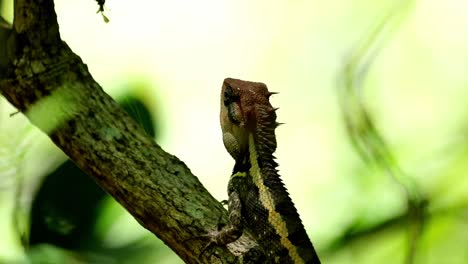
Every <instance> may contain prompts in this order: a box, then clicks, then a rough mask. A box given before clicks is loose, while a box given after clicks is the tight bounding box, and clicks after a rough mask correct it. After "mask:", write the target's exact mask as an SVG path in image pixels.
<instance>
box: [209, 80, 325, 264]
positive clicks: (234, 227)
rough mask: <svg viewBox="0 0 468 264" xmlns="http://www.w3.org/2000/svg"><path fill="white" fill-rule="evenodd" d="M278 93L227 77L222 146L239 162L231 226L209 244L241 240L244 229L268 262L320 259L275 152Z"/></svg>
mask: <svg viewBox="0 0 468 264" xmlns="http://www.w3.org/2000/svg"><path fill="white" fill-rule="evenodd" d="M272 94H275V93H273V92H269V91H268V88H267V86H266V85H265V84H264V83H260V82H250V81H243V80H239V79H233V78H226V79H225V80H224V82H223V85H222V89H221V111H220V123H221V130H222V133H223V143H224V146H225V148H226V150H227V151H228V152H229V154H230V155H231V156H232V158H233V159H234V160H235V165H234V169H233V172H232V176H231V177H230V180H229V184H228V197H229V198H228V201H227V202H228V213H229V223H228V224H227V225H225V226H223V227H222V228H220V229H219V230H217V231H215V232H212V233H211V234H210V235H209V237H210V243H212V244H216V245H226V244H229V243H231V242H234V241H236V240H237V239H238V238H239V237H240V236H241V235H242V233H243V230H244V228H245V229H247V230H249V231H250V232H251V233H252V235H253V236H254V238H255V239H256V240H257V243H258V245H259V246H260V248H261V249H262V251H263V254H264V255H265V258H266V259H267V261H266V262H267V263H295V264H298V263H310V264H318V263H320V260H319V258H318V256H317V253H316V251H315V249H314V247H313V245H312V242H311V241H310V239H309V237H308V236H307V233H306V231H305V229H304V226H303V224H302V222H301V219H300V218H299V214H298V213H297V210H296V208H295V206H294V203H293V202H292V200H291V198H290V196H289V194H288V191H287V189H286V187H285V186H284V184H283V182H282V180H281V179H280V176H279V174H278V170H277V169H276V167H277V166H278V164H277V163H276V161H275V157H274V155H273V153H274V152H275V150H276V137H275V128H276V127H277V126H278V125H279V123H277V122H276V112H275V111H276V110H277V108H273V107H272V105H271V104H270V102H269V98H270V96H271V95H272Z"/></svg>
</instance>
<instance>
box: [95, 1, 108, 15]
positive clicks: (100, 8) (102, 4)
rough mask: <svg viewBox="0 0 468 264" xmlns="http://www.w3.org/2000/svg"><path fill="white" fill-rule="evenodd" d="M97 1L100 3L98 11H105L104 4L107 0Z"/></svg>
mask: <svg viewBox="0 0 468 264" xmlns="http://www.w3.org/2000/svg"><path fill="white" fill-rule="evenodd" d="M96 2H97V3H98V5H99V10H98V13H99V12H104V4H105V3H106V0H96Z"/></svg>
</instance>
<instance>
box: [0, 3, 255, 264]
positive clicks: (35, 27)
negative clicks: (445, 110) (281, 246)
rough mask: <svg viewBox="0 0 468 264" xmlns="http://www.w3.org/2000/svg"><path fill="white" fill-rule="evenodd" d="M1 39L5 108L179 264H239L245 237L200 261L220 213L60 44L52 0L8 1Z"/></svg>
mask: <svg viewBox="0 0 468 264" xmlns="http://www.w3.org/2000/svg"><path fill="white" fill-rule="evenodd" d="M77 23H79V22H77ZM6 36H7V37H3V38H2V39H0V41H2V43H0V46H2V47H5V48H6V51H7V56H6V57H2V60H3V61H2V63H0V64H2V65H6V66H4V68H3V70H2V72H1V73H0V92H1V94H2V95H3V96H4V97H5V98H6V99H7V100H8V101H9V102H10V103H11V104H13V105H14V106H15V107H16V108H18V110H19V111H21V112H22V113H24V114H25V115H26V116H27V117H28V118H29V120H30V121H31V122H32V123H33V124H34V125H36V126H37V127H38V128H39V129H41V130H42V131H44V132H45V133H47V134H48V135H49V136H50V138H51V139H52V141H53V142H54V143H55V144H56V145H57V146H58V147H59V148H61V149H62V150H63V152H65V153H66V154H67V155H68V156H69V157H70V159H72V160H73V161H74V162H75V163H76V164H77V165H78V166H79V167H80V168H81V169H83V170H84V171H85V172H86V173H87V174H88V175H89V176H91V177H92V178H93V179H95V180H96V182H97V183H98V184H99V185H100V186H102V188H103V189H104V190H106V191H107V192H108V193H109V194H111V195H112V196H113V197H114V198H115V199H116V200H117V201H118V202H119V203H120V204H122V205H123V206H124V207H125V208H126V209H127V210H128V212H130V213H131V214H132V215H133V216H134V217H135V219H136V220H137V221H138V222H139V223H140V224H141V225H142V226H144V227H145V228H146V229H148V230H149V231H151V232H152V233H154V234H155V235H156V236H158V237H159V238H160V239H161V240H163V241H164V242H165V243H166V244H167V245H168V246H169V247H170V248H171V249H172V250H173V251H174V252H175V253H176V254H178V255H179V256H180V257H181V258H182V259H183V260H184V261H185V262H187V263H200V262H201V263H235V262H238V259H237V258H235V256H234V253H236V254H237V253H239V252H243V251H245V249H246V248H248V247H250V246H252V244H253V243H254V242H253V241H252V239H251V238H250V237H245V236H244V237H243V239H240V240H239V241H238V242H236V243H233V244H232V245H230V247H229V249H228V248H226V247H215V248H214V249H213V250H211V251H210V252H211V253H210V254H203V256H201V258H200V259H199V256H198V254H199V253H200V250H201V249H203V247H204V246H205V245H206V243H207V241H206V240H204V239H201V238H200V237H199V236H201V235H203V234H206V233H208V232H209V231H211V230H213V229H214V228H216V227H217V224H218V221H219V220H220V219H222V220H223V221H227V215H226V210H225V209H224V208H223V207H222V205H221V204H220V203H219V202H218V201H216V200H215V199H214V198H213V197H212V196H211V195H210V194H209V193H208V192H207V191H206V189H205V188H204V187H203V185H202V184H201V183H200V182H199V181H198V179H197V178H196V177H195V176H194V175H193V174H192V173H191V172H190V170H189V169H188V168H187V167H186V165H185V164H184V163H183V162H182V161H180V160H179V159H177V158H176V157H175V156H172V155H170V154H168V153H166V152H164V151H163V150H162V149H161V148H160V147H159V146H158V145H157V144H156V143H155V142H154V141H153V139H152V138H150V137H149V136H148V135H146V134H145V132H144V131H143V129H142V128H140V127H139V126H138V125H137V124H136V123H135V122H134V121H133V120H132V119H131V118H130V117H129V116H128V115H127V114H126V113H125V112H124V111H123V110H122V109H121V108H120V107H119V106H118V105H117V103H116V102H115V101H114V100H113V99H112V98H111V97H110V96H109V95H107V94H106V93H105V92H104V91H103V90H102V88H101V87H100V86H99V84H97V83H96V82H95V81H94V80H93V78H92V76H91V75H90V73H89V72H88V70H87V67H86V65H85V64H83V62H82V61H81V59H80V58H79V57H78V56H77V55H76V54H74V53H73V52H72V51H71V49H70V48H69V47H68V46H67V45H66V43H65V42H63V41H62V40H61V39H60V34H59V30H58V24H57V19H56V14H55V11H54V3H53V1H52V0H35V1H33V0H15V18H14V23H13V30H12V31H11V32H8V34H7V35H6ZM44 154H45V153H44ZM45 155H46V154H45ZM226 180H227V178H226ZM69 188H73V186H69ZM83 195H86V194H85V193H83Z"/></svg>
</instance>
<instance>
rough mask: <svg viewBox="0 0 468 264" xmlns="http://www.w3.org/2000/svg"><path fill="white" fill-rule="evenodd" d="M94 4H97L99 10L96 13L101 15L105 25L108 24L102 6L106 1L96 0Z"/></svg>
mask: <svg viewBox="0 0 468 264" xmlns="http://www.w3.org/2000/svg"><path fill="white" fill-rule="evenodd" d="M96 2H97V3H98V5H99V9H98V11H97V13H101V15H102V19H104V22H105V23H108V22H109V18H107V17H106V16H105V15H104V4H105V3H106V0H96Z"/></svg>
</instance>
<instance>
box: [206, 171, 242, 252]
mask: <svg viewBox="0 0 468 264" xmlns="http://www.w3.org/2000/svg"><path fill="white" fill-rule="evenodd" d="M238 174H245V173H239V172H238V173H236V174H234V175H233V176H232V177H231V180H230V181H229V185H228V194H229V199H228V213H229V223H228V224H227V225H225V226H224V227H223V228H221V230H217V231H215V232H213V233H212V234H210V237H211V242H212V243H214V244H216V245H226V244H229V243H231V242H234V241H236V240H237V239H238V238H239V237H240V236H241V235H242V232H243V229H244V226H243V224H242V201H241V198H240V196H239V188H238V186H239V184H241V182H240V181H242V180H243V179H242V178H243V177H240V176H241V175H238ZM242 176H243V175H242Z"/></svg>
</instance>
